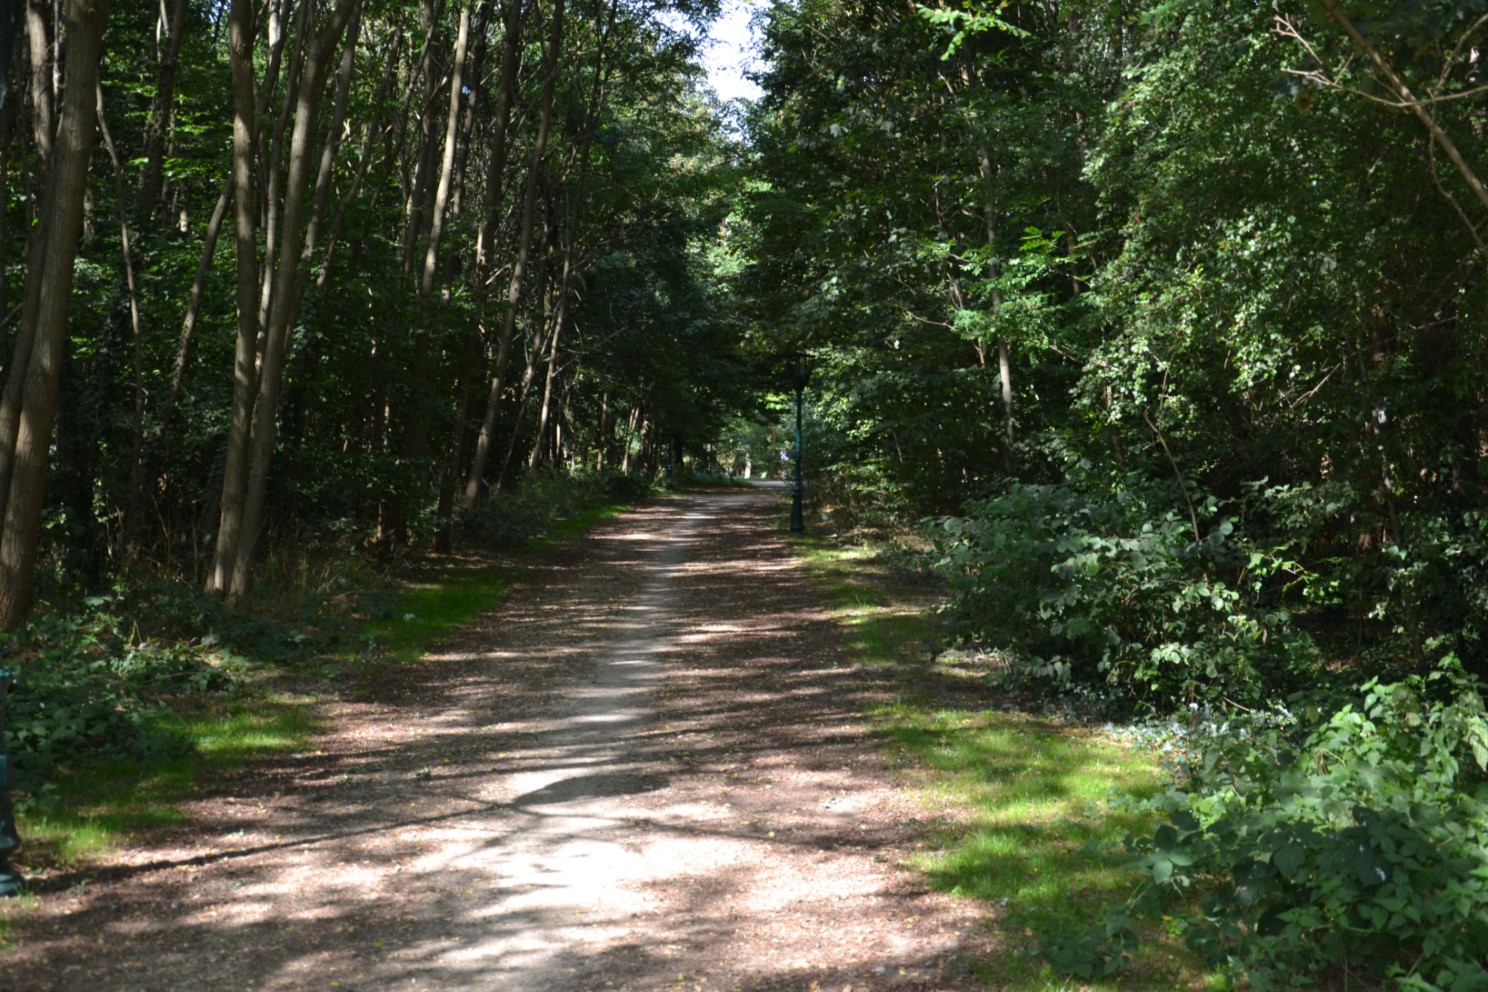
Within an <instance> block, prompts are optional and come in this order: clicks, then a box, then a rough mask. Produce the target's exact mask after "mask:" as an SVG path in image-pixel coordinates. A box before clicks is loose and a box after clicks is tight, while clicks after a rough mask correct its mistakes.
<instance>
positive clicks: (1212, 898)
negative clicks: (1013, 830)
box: [1085, 658, 1488, 992]
mask: <svg viewBox="0 0 1488 992" xmlns="http://www.w3.org/2000/svg"><path fill="white" fill-rule="evenodd" d="M1482 691H1483V686H1482V683H1480V682H1479V681H1477V680H1476V679H1475V678H1473V677H1472V676H1469V675H1466V674H1465V673H1464V672H1463V671H1462V670H1461V668H1460V666H1459V665H1458V664H1457V663H1456V661H1455V659H1451V658H1449V659H1448V661H1446V662H1445V663H1443V664H1442V665H1441V666H1440V667H1439V668H1438V669H1437V670H1435V671H1434V672H1432V673H1431V674H1429V675H1427V676H1413V677H1410V678H1407V679H1405V680H1403V681H1400V682H1395V683H1391V684H1385V683H1381V682H1379V681H1377V680H1375V681H1371V682H1369V683H1367V684H1366V685H1365V686H1364V687H1363V689H1362V694H1361V696H1360V697H1359V698H1358V699H1356V700H1355V701H1353V702H1349V703H1347V704H1345V705H1342V706H1338V707H1336V708H1332V709H1331V710H1324V711H1323V712H1322V715H1321V716H1319V717H1317V718H1316V719H1315V720H1313V721H1311V722H1310V726H1306V727H1305V728H1304V724H1307V723H1308V722H1307V721H1303V720H1297V721H1294V723H1293V725H1292V726H1291V727H1290V728H1280V729H1277V728H1273V729H1270V730H1266V731H1264V732H1262V733H1260V734H1258V735H1237V736H1236V737H1234V738H1232V739H1229V740H1224V739H1216V740H1215V741H1214V742H1212V743H1211V744H1210V746H1208V747H1207V748H1205V750H1204V753H1203V754H1202V756H1201V758H1200V760H1199V761H1198V762H1197V763H1196V764H1195V765H1194V766H1193V767H1192V769H1191V775H1190V777H1189V779H1188V781H1186V782H1185V783H1184V784H1185V786H1186V788H1185V789H1183V790H1179V789H1174V790H1171V791H1170V792H1169V793H1168V794H1167V795H1166V796H1165V797H1163V798H1161V799H1160V800H1158V801H1157V805H1158V806H1159V808H1160V809H1161V810H1162V811H1163V812H1164V813H1166V814H1167V819H1168V822H1166V823H1165V824H1164V825H1163V826H1161V827H1159V828H1158V830H1157V831H1156V832H1155V833H1154V834H1153V835H1152V836H1150V837H1147V838H1145V839H1143V840H1140V841H1136V840H1130V839H1129V841H1128V845H1129V850H1130V851H1131V852H1132V853H1134V854H1135V856H1136V857H1135V860H1134V861H1133V865H1134V866H1135V867H1136V868H1138V869H1139V870H1141V871H1142V872H1143V873H1144V874H1145V875H1146V876H1147V878H1148V880H1149V881H1150V883H1151V885H1150V887H1149V888H1148V889H1147V890H1145V892H1144V893H1143V894H1142V895H1141V896H1140V897H1139V898H1137V899H1135V900H1134V901H1133V903H1132V904H1131V905H1130V906H1129V907H1126V908H1125V909H1123V910H1119V911H1117V913H1116V914H1114V915H1113V920H1112V925H1110V926H1108V928H1107V931H1106V932H1107V933H1108V934H1113V935H1119V934H1122V933H1126V934H1129V933H1130V922H1131V921H1130V917H1129V915H1128V914H1130V913H1132V912H1135V911H1139V910H1141V909H1155V908H1157V907H1159V906H1160V907H1163V910H1164V912H1166V913H1168V914H1173V915H1180V916H1182V917H1183V919H1184V928H1185V929H1186V935H1187V938H1188V940H1189V942H1190V944H1192V945H1193V946H1195V947H1198V948H1200V949H1202V950H1203V951H1205V952H1206V953H1207V954H1208V955H1209V956H1210V957H1211V958H1212V959H1213V960H1215V961H1217V962H1227V963H1228V964H1229V965H1230V966H1231V967H1233V968H1234V969H1236V970H1237V971H1241V972H1244V973H1245V974H1246V975H1247V976H1248V978H1249V981H1250V983H1251V987H1252V988H1254V989H1256V990H1257V992H1268V990H1271V989H1284V988H1299V987H1313V986H1314V985H1316V984H1317V983H1318V982H1320V981H1331V980H1332V979H1335V978H1336V979H1339V980H1343V979H1344V977H1345V976H1346V977H1347V981H1348V982H1349V983H1350V986H1351V987H1354V986H1358V987H1367V988H1390V989H1401V990H1414V992H1468V990H1482V989H1484V988H1488V977H1485V975H1484V972H1483V961H1484V960H1488V713H1485V710H1484V705H1483V696H1482ZM1299 739H1300V746H1298V745H1297V744H1295V743H1294V742H1295V741H1297V740H1299ZM1195 893H1198V894H1199V895H1200V898H1199V899H1198V901H1197V902H1196V903H1195V902H1194V901H1193V900H1192V897H1193V895H1194V894H1195ZM1097 936H1099V935H1097ZM1085 946H1086V948H1087V949H1088V948H1089V947H1090V946H1092V942H1091V941H1090V940H1088V939H1087V941H1086V944H1085ZM1107 947H1108V948H1109V944H1107Z"/></svg>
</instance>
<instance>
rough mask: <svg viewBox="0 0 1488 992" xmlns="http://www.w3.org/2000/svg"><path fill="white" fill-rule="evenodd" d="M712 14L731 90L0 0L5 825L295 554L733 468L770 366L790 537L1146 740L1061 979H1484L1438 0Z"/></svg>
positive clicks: (652, 17)
mask: <svg viewBox="0 0 1488 992" xmlns="http://www.w3.org/2000/svg"><path fill="white" fill-rule="evenodd" d="M753 9H754V10H755V15H754V16H755V20H756V28H757V37H758V38H759V42H760V57H761V61H760V63H759V65H758V68H757V69H756V70H755V73H756V81H757V82H758V84H759V86H760V87H761V89H762V96H761V97H760V98H759V99H758V100H757V101H753V102H735V103H732V104H730V103H724V102H721V101H720V100H718V98H717V97H716V95H715V94H714V93H713V92H712V91H711V90H710V89H709V88H708V84H707V81H706V78H705V75H704V73H703V71H702V69H701V68H700V65H701V63H700V57H701V50H700V40H699V39H700V38H701V37H702V35H701V34H700V32H702V31H704V30H705V28H706V25H707V24H708V23H709V22H710V20H711V19H712V18H714V17H715V16H716V15H717V14H718V10H717V4H716V2H714V0H656V2H649V0H472V2H454V0H422V2H412V3H410V2H404V3H392V2H388V0H327V2H319V0H263V2H261V3H254V2H253V0H227V2H223V3H205V2H202V0H162V2H161V3H159V4H158V5H151V4H146V3H142V2H140V0H115V2H113V3H112V4H111V3H110V0H61V2H60V3H58V4H56V5H51V4H46V3H41V2H38V0H29V2H25V3H16V4H12V5H9V6H7V7H6V9H5V12H4V13H3V15H0V31H3V36H0V58H3V60H4V64H3V66H0V76H3V79H4V81H5V84H6V88H5V89H4V91H3V98H0V99H3V104H0V198H3V199H0V206H3V210H0V275H3V278H0V321H3V322H0V374H3V379H4V392H3V396H0V508H3V530H0V628H3V629H4V630H5V631H7V632H8V633H6V634H5V635H3V636H4V640H3V641H0V652H3V653H0V659H3V663H4V664H5V665H6V666H8V667H9V668H11V669H14V670H15V671H16V672H17V673H18V674H19V676H20V683H19V685H18V686H17V687H16V689H15V691H14V692H13V693H12V696H11V700H10V703H11V706H10V711H11V720H10V743H11V747H12V750H13V752H14V753H15V754H16V756H17V761H18V765H19V768H20V770H21V773H22V785H23V790H24V789H26V788H29V789H31V790H33V792H34V791H36V790H39V789H40V788H41V783H44V782H45V780H46V778H47V777H48V776H55V775H58V774H63V773H64V772H65V771H66V769H68V768H69V767H72V766H75V765H76V764H77V763H79V762H83V763H85V762H87V761H89V760H93V758H95V757H97V756H98V755H100V754H107V755H110V756H112V757H118V756H120V755H123V756H126V757H130V758H132V759H138V760H142V761H148V760H152V759H151V754H152V753H153V752H152V751H151V748H152V747H155V746H156V745H155V744H152V743H151V742H152V741H155V742H157V743H158V738H157V737H156V736H152V734H151V733H150V732H149V727H150V726H151V720H152V719H153V717H152V714H154V713H157V712H158V710H159V708H160V707H162V706H168V705H169V701H170V700H171V699H173V698H175V697H177V696H180V695H182V694H191V693H207V692H215V691H220V690H221V687H222V686H223V685H224V684H227V683H231V682H232V681H233V680H234V679H235V678H237V677H238V676H237V675H235V674H234V673H233V671H231V670H228V669H230V668H231V667H232V666H228V667H227V668H224V660H223V659H224V658H225V657H227V656H228V655H229V654H231V656H232V657H234V658H239V660H238V661H235V662H233V664H234V665H250V666H251V665H252V664H254V663H267V661H266V660H265V659H268V658H270V657H271V656H273V655H274V654H275V651H276V650H278V649H271V648H262V650H259V649H255V648H254V647H252V644H254V643H258V642H257V641H255V637H257V634H253V633H252V632H254V631H260V630H262V629H267V628H264V627H262V625H263V624H270V625H271V621H270V620H269V619H266V617H268V616H269V615H270V614H273V613H274V611H275V610H280V609H282V607H283V604H284V603H286V602H290V601H295V602H306V601H307V600H306V599H305V597H306V596H308V595H309V594H310V593H312V592H315V591H316V590H319V591H321V592H322V593H324V592H325V590H326V589H328V588H329V587H330V586H329V585H328V584H327V583H326V582H325V581H323V580H324V579H325V577H326V576H328V575H330V574H333V573H336V572H337V571H338V570H339V571H341V572H345V573H346V574H355V569H359V568H366V569H369V570H372V571H376V570H378V569H381V568H386V567H387V566H388V563H390V562H396V561H399V560H401V559H402V558H404V557H405V556H406V555H408V554H410V553H412V552H419V553H423V552H425V551H428V550H431V549H437V550H438V551H441V552H446V553H448V552H451V551H455V550H458V549H461V548H475V547H491V546H497V545H501V544H503V543H509V542H511V541H515V540H520V539H521V538H522V536H523V535H524V534H526V533H527V532H528V531H529V530H530V529H531V528H530V527H529V526H528V524H529V523H530V522H531V519H535V518H536V517H538V516H542V515H544V514H545V513H548V514H550V513H551V512H552V511H553V510H555V509H558V510H561V509H563V505H562V504H563V501H564V500H567V499H569V498H571V497H572V498H575V499H578V498H579V496H582V497H583V498H585V499H600V498H604V497H606V496H611V497H615V496H618V497H633V496H637V495H640V494H642V493H643V492H644V491H646V489H647V487H648V486H650V485H652V484H653V483H655V482H657V481H658V480H662V479H664V478H672V479H674V480H675V479H679V478H680V479H685V478H687V477H689V476H690V475H706V474H709V473H724V474H728V473H732V474H735V475H743V474H749V475H758V474H760V472H761V470H762V469H765V470H768V471H770V472H772V473H775V475H776V476H777V477H778V475H779V472H780V466H781V464H782V459H781V455H782V453H785V454H786V455H787V457H788V458H789V457H790V452H791V449H792V446H793V442H794V436H793V435H794V424H793V422H792V416H793V414H794V409H795V403H794V400H795V394H794V392H793V385H794V383H793V382H792V372H791V369H792V367H793V363H794V362H795V361H796V359H797V357H798V356H804V358H805V360H806V362H807V363H808V365H809V373H810V375H809V379H808V380H807V382H806V389H805V425H804V435H805V438H806V445H805V455H804V460H803V462H802V466H801V467H802V469H803V472H804V475H805V477H806V479H807V480H808V485H807V493H808V506H807V509H808V513H807V518H808V522H809V525H810V526H811V527H812V528H817V527H827V526H830V527H832V528H835V529H838V530H841V531H860V532H874V533H879V534H894V535H901V536H902V535H909V539H908V540H905V541H903V542H902V543H901V546H900V549H899V550H898V551H897V552H895V553H896V554H897V555H898V556H899V559H898V560H900V561H901V562H902V563H903V564H905V565H906V566H907V567H909V568H911V569H913V570H915V571H917V572H919V573H921V574H922V575H924V576H926V577H928V578H929V580H930V581H932V582H933V583H935V584H936V587H937V588H939V589H941V590H942V591H943V593H944V609H943V620H944V624H943V626H944V628H945V630H946V631H947V632H948V636H949V637H950V638H952V639H953V640H955V641H956V642H957V643H958V645H959V646H961V647H963V648H967V649H970V650H971V652H972V653H973V655H974V656H976V657H980V658H983V659H984V660H985V664H986V667H987V675H986V677H987V679H988V680H992V681H1000V682H1002V683H1005V687H1006V689H1007V691H1008V692H1010V693H1014V694H1016V695H1017V698H1022V699H1029V700H1038V701H1039V705H1043V706H1048V707H1053V708H1057V709H1059V710H1060V711H1061V712H1065V713H1069V714H1075V715H1077V716H1078V717H1079V718H1081V719H1097V720H1111V721H1116V722H1119V723H1120V724H1122V725H1123V726H1137V727H1139V728H1140V732H1141V733H1143V734H1151V735H1153V737H1154V739H1156V740H1160V741H1161V742H1163V746H1164V747H1165V748H1167V750H1168V753H1170V754H1171V755H1172V758H1173V767H1172V768H1171V774H1170V779H1169V781H1170V786H1169V788H1168V789H1167V790H1166V791H1164V792H1163V793H1162V794H1161V795H1159V796H1158V797H1156V798H1153V799H1147V800H1142V801H1141V802H1138V801H1136V800H1129V803H1131V804H1132V805H1134V806H1138V807H1140V808H1141V810H1142V811H1143V813H1144V815H1147V816H1148V817H1150V818H1151V820H1152V822H1153V824H1154V829H1153V830H1151V831H1149V832H1147V833H1145V834H1144V835H1141V836H1133V837H1131V838H1129V840H1128V842H1127V844H1126V845H1125V848H1124V850H1123V851H1121V852H1116V853H1117V856H1119V857H1122V858H1124V859H1125V860H1126V862H1128V863H1129V864H1131V865H1132V866H1134V868H1135V869H1136V872H1137V877H1138V878H1139V879H1140V880H1139V882H1138V883H1137V885H1136V887H1135V889H1134V891H1133V894H1132V897H1131V899H1130V900H1128V901H1127V902H1125V903H1124V904H1122V905H1119V906H1116V907H1113V908H1112V910H1111V911H1110V913H1109V914H1108V916H1107V918H1106V921H1105V924H1104V925H1103V926H1102V927H1100V928H1099V930H1098V931H1096V932H1092V933H1080V934H1065V935H1054V936H1051V937H1050V939H1049V941H1048V945H1047V953H1048V955H1049V958H1050V960H1051V962H1052V963H1053V965H1054V966H1055V967H1056V968H1058V969H1060V970H1062V971H1065V972H1069V973H1073V974H1075V975H1081V976H1086V977H1093V976H1096V975H1102V974H1117V973H1120V972H1121V970H1122V968H1123V967H1124V965H1125V962H1126V961H1127V959H1128V957H1129V955H1130V952H1131V950H1132V947H1133V946H1134V944H1135V942H1136V941H1137V940H1138V934H1140V933H1143V932H1144V930H1143V928H1144V927H1147V926H1150V925H1151V924H1150V922H1149V921H1151V920H1153V919H1162V920H1167V921H1170V924H1171V927H1170V928H1171V929H1172V930H1173V932H1175V933H1176V934H1178V935H1179V936H1181V937H1182V938H1183V940H1184V941H1186V942H1187V943H1188V945H1190V947H1191V948H1192V950H1193V953H1195V954H1197V955H1200V956H1202V957H1203V958H1204V959H1205V960H1207V961H1210V962H1212V963H1213V964H1215V965H1216V966H1217V967H1220V968H1222V969H1225V970H1226V971H1227V973H1229V974H1231V975H1233V976H1236V977H1237V979H1238V980H1240V981H1244V982H1248V983H1249V986H1250V987H1252V988H1255V989H1259V990H1264V989H1272V988H1289V987H1326V988H1344V987H1348V988H1360V987H1363V988H1389V989H1411V990H1456V992H1463V990H1476V989H1483V988H1488V984H1485V982H1488V980H1485V979H1484V977H1483V976H1484V970H1483V966H1482V962H1483V961H1484V960H1485V958H1488V719H1485V713H1484V706H1483V682H1482V679H1483V678H1484V676H1485V675H1488V574H1485V571H1488V516H1485V513H1484V505H1485V496H1488V378H1485V375H1484V370H1485V368H1488V278H1485V275H1488V273H1485V265H1488V246H1485V244H1484V240H1483V231H1484V228H1485V222H1488V188H1485V186H1484V182H1483V179H1482V176H1483V174H1484V171H1485V169H1488V111H1485V108H1488V72H1485V65H1484V54H1483V52H1484V49H1483V46H1484V44H1485V42H1488V0H1308V2H1304V0H1262V2H1238V0H960V2H941V0H936V2H933V3H929V4H918V3H912V2H867V0H771V2H768V3H759V4H757V5H755V6H754V8H753ZM560 494H563V495H560ZM574 494H579V495H578V496H576V495H574ZM577 505H579V504H578V503H577V502H576V503H575V504H574V506H577ZM296 597H299V598H298V599H297V598H296ZM321 605H322V606H327V604H324V603H323V604H321ZM307 608H313V606H312V607H307ZM327 608H328V607H327ZM222 631H239V632H247V633H243V636H242V637H240V638H238V639H237V643H235V644H233V645H230V646H226V647H225V646H224V644H223V640H222V638H223V634H222V633H221V632H222ZM229 639H230V640H231V639H232V638H231V637H230V638H229ZM228 647H231V651H228ZM256 650H257V651H258V654H257V656H256V657H257V658H258V662H255V661H254V658H255V651H256ZM233 652H236V654H233ZM240 656H243V657H246V658H247V660H246V661H244V660H242V658H241V657H240ZM47 699H50V700H51V703H52V705H51V706H50V708H47V707H44V706H43V705H42V704H43V703H44V702H45V701H46V700H47ZM28 776H29V784H28V781H27V777H28ZM22 800H23V802H24V801H26V795H25V793H24V791H23V794H22Z"/></svg>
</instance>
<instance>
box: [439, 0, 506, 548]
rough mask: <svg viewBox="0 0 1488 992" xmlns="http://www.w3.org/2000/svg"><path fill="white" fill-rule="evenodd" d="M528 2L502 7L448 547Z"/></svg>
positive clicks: (444, 514) (459, 398) (443, 512)
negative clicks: (493, 116)
mask: <svg viewBox="0 0 1488 992" xmlns="http://www.w3.org/2000/svg"><path fill="white" fill-rule="evenodd" d="M524 2H525V0H506V3H505V5H504V6H503V8H502V29H503V38H502V46H503V47H502V52H501V75H500V81H499V82H498V84H497V93H496V120H495V124H494V129H493V134H492V137H491V154H490V160H489V162H488V163H487V171H486V199H485V213H484V216H483V217H482V219H481V226H480V230H479V232H478V233H477V234H476V239H475V294H476V301H477V302H476V313H477V314H478V315H480V316H479V317H478V319H477V320H476V321H475V323H474V324H473V325H472V326H471V328H470V332H469V335H468V337H467V339H466V345H465V353H466V358H467V360H466V362H465V363H464V364H463V365H462V366H461V368H460V372H459V381H458V383H457V385H456V389H455V394H456V401H455V416H456V420H455V435H454V438H453V439H452V441H451V443H450V451H449V457H448V460H447V461H446V464H445V474H444V479H443V481H442V483H441V485H440V489H439V519H440V520H441V522H442V525H441V534H442V535H443V536H442V537H441V541H442V542H443V543H444V544H445V545H446V547H448V546H449V545H450V544H452V543H453V539H454V535H453V526H454V511H455V488H456V486H457V485H458V482H459V479H460V477H461V475H462V474H463V470H464V469H465V467H466V459H467V454H468V455H469V457H470V458H471V459H472V460H473V458H474V454H473V452H469V449H470V444H469V426H468V425H469V418H470V405H471V404H470V396H471V393H472V391H473V381H474V368H475V364H476V358H477V357H478V355H479V354H480V348H481V339H482V337H483V336H484V332H483V318H484V315H485V305H486V300H487V297H488V292H487V287H488V286H489V285H490V282H491V278H492V275H491V273H492V267H493V265H492V259H493V258H494V254H495V253H494V250H493V246H494V243H495V240H496V230H497V227H498V225H499V224H500V223H501V214H502V204H503V202H504V199H505V195H504V190H503V180H504V178H505V175H506V159H507V131H508V128H509V127H510V125H511V117H512V108H513V106H514V105H515V104H516V92H517V75H518V71H519V70H520V68H521V63H522V26H523V22H524V19H525V18H524V9H523V6H524Z"/></svg>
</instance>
